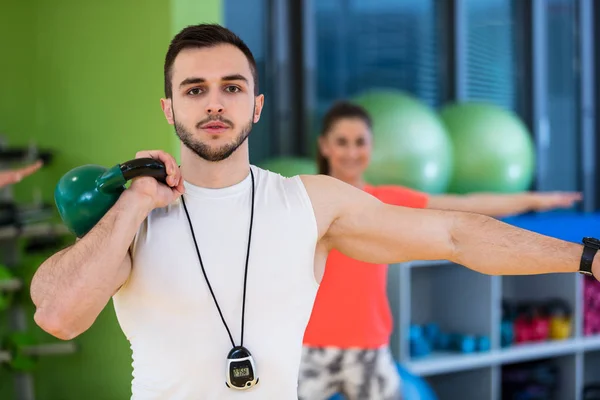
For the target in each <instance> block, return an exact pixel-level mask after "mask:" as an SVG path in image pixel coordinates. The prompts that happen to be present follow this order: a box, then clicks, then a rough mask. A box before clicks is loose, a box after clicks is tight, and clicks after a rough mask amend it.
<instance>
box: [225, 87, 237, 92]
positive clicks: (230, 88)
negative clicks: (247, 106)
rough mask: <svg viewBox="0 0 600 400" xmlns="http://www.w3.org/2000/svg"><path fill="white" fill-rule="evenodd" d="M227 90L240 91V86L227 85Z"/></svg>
mask: <svg viewBox="0 0 600 400" xmlns="http://www.w3.org/2000/svg"><path fill="white" fill-rule="evenodd" d="M225 91H226V92H228V93H238V92H239V91H240V88H239V87H237V86H227V87H226V88H225Z"/></svg>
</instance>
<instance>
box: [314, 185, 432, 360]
mask: <svg viewBox="0 0 600 400" xmlns="http://www.w3.org/2000/svg"><path fill="white" fill-rule="evenodd" d="M364 190H365V192H367V193H370V194H371V195H373V196H375V197H377V198H378V199H379V200H381V201H382V202H384V203H387V204H393V205H399V206H405V207H413V208H425V207H426V206H427V201H428V195H427V194H425V193H421V192H417V191H414V190H411V189H408V188H404V187H398V186H377V187H374V186H365V187H364ZM387 268H388V265H387V264H379V265H378V264H369V263H365V262H362V261H357V260H354V259H352V258H350V257H347V256H345V255H343V254H342V253H340V252H339V251H336V250H332V251H331V252H330V253H329V256H328V257H327V264H326V266H325V273H324V275H323V279H322V281H321V285H320V287H319V290H318V292H317V297H316V299H315V304H314V306H313V310H312V314H311V317H310V320H309V323H308V326H307V328H306V331H305V333H304V345H306V346H313V347H337V348H342V349H343V348H361V349H373V348H379V347H381V346H384V345H387V344H389V339H390V335H391V333H392V313H391V310H390V306H389V302H388V298H387Z"/></svg>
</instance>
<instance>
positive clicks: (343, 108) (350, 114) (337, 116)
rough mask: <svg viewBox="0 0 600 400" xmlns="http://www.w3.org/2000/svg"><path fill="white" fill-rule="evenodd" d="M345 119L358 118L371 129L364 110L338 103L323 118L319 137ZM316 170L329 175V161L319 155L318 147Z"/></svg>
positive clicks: (371, 123)
mask: <svg viewBox="0 0 600 400" xmlns="http://www.w3.org/2000/svg"><path fill="white" fill-rule="evenodd" d="M347 118H358V119H360V120H362V121H363V122H364V123H365V124H366V125H367V126H368V127H369V129H373V122H372V120H371V116H370V115H369V112H368V111H367V110H366V109H365V108H363V107H361V106H359V105H358V104H355V103H352V102H349V101H338V102H336V103H334V104H333V105H332V106H331V108H330V109H329V110H328V111H327V113H326V114H325V116H324V117H323V123H322V126H321V136H326V135H327V134H328V133H329V131H330V130H331V128H332V127H333V125H335V124H336V123H337V122H338V121H339V120H342V119H347ZM317 168H318V170H319V174H323V175H329V173H330V171H329V161H327V159H326V158H325V156H323V154H321V150H319V148H318V146H317Z"/></svg>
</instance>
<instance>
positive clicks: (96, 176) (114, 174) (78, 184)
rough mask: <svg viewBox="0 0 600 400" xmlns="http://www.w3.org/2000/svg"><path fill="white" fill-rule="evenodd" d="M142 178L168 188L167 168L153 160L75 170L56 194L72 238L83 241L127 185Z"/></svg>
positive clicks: (64, 176)
mask: <svg viewBox="0 0 600 400" xmlns="http://www.w3.org/2000/svg"><path fill="white" fill-rule="evenodd" d="M141 176H150V177H153V178H155V179H157V180H158V181H159V182H161V183H165V184H166V180H167V172H166V168H165V165H164V164H163V163H162V162H161V161H159V160H155V159H153V158H136V159H134V160H130V161H127V162H124V163H122V164H117V165H115V166H114V167H112V168H109V169H107V168H105V167H102V166H100V165H92V164H89V165H83V166H80V167H77V168H74V169H72V170H71V171H69V172H67V173H66V174H65V175H63V176H62V178H60V180H59V181H58V184H57V185H56V189H55V190H54V201H55V202H56V207H57V208H58V212H59V214H60V217H61V218H62V220H63V222H64V224H65V225H66V226H67V228H68V229H69V230H70V231H71V232H72V233H73V234H75V235H76V236H77V237H79V238H80V237H83V236H84V235H85V234H86V233H88V232H89V231H90V230H91V229H92V228H93V227H94V226H95V225H96V224H97V223H98V221H100V219H102V217H103V216H104V214H106V213H107V212H108V210H110V208H111V207H112V206H113V205H114V204H115V203H116V202H117V200H118V199H119V196H120V195H121V193H123V191H124V190H125V184H126V183H127V182H128V181H129V180H131V179H133V178H137V177H141Z"/></svg>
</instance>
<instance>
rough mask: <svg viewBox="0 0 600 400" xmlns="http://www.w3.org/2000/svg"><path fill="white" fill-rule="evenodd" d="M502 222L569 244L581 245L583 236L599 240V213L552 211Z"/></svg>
mask: <svg viewBox="0 0 600 400" xmlns="http://www.w3.org/2000/svg"><path fill="white" fill-rule="evenodd" d="M502 221H504V222H506V223H508V224H511V225H514V226H518V227H519V228H523V229H527V230H530V231H533V232H536V233H540V234H542V235H546V236H551V237H555V238H557V239H562V240H566V241H569V242H575V243H581V239H582V238H583V237H584V236H593V237H596V238H600V213H581V212H574V211H552V212H545V213H537V214H525V215H520V216H516V217H510V218H504V219H502Z"/></svg>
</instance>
